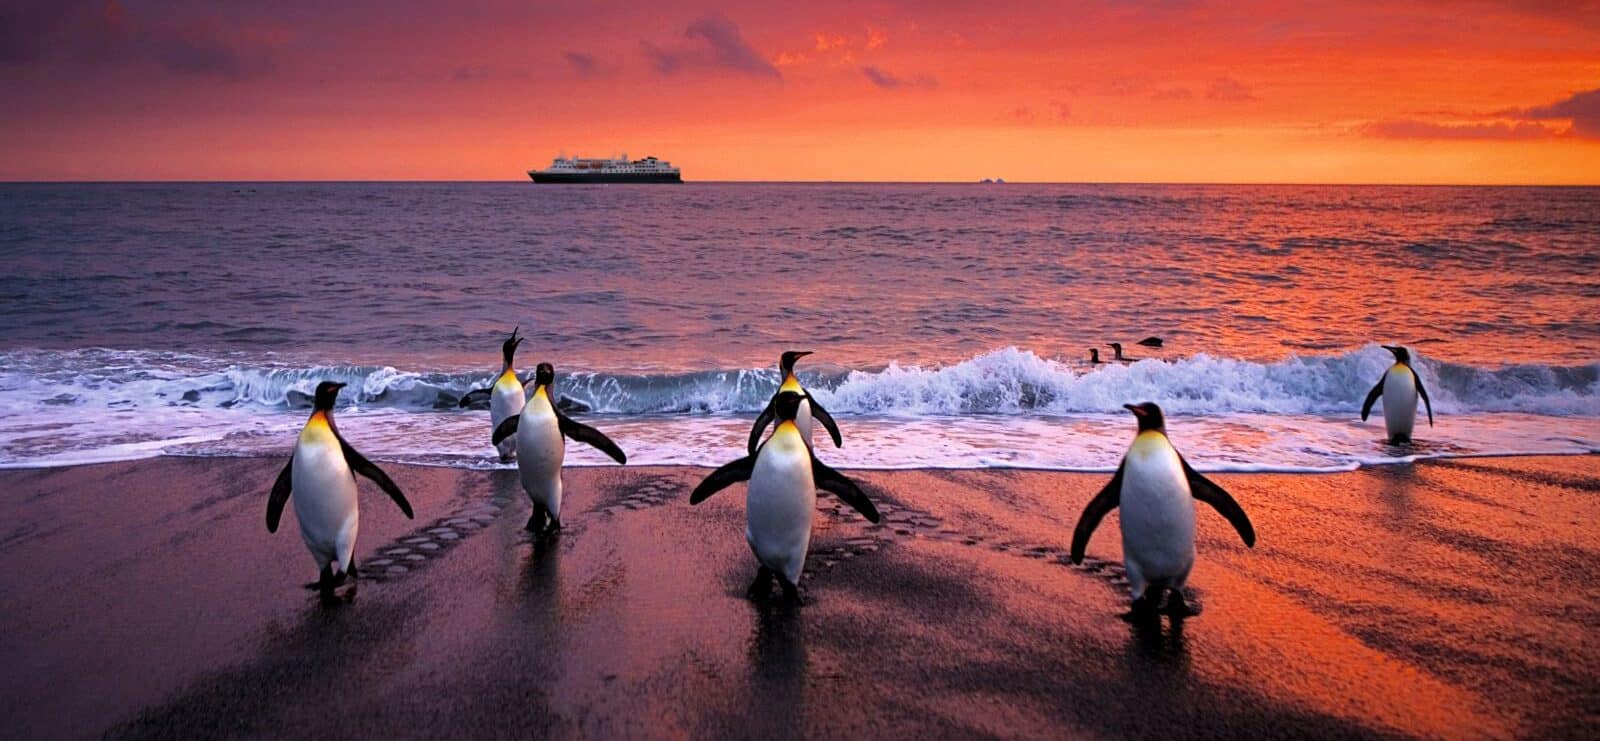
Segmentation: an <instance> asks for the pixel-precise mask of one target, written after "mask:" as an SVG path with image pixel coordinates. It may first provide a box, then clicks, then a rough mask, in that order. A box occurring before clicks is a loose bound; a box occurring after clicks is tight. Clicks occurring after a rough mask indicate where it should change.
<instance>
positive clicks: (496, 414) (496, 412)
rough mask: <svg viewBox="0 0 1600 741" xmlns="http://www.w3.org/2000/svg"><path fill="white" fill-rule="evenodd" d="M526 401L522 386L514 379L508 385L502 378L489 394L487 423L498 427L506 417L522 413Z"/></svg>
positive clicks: (526, 397)
mask: <svg viewBox="0 0 1600 741" xmlns="http://www.w3.org/2000/svg"><path fill="white" fill-rule="evenodd" d="M527 401H528V395H527V394H526V393H524V392H523V390H522V384H519V383H517V382H516V380H515V378H513V379H511V381H510V382H509V383H508V382H506V379H505V377H504V376H502V377H501V380H500V381H498V382H496V383H495V385H494V388H493V389H491V390H490V392H489V422H490V423H491V424H493V425H494V426H495V427H499V426H500V423H501V422H504V421H506V419H507V418H508V417H511V416H512V415H515V414H517V413H518V412H520V411H522V407H523V405H524V404H526V403H527Z"/></svg>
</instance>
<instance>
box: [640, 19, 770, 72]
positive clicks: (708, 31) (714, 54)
mask: <svg viewBox="0 0 1600 741" xmlns="http://www.w3.org/2000/svg"><path fill="white" fill-rule="evenodd" d="M683 35H684V37H685V38H687V39H689V40H690V42H691V43H689V44H685V45H681V46H676V47H672V48H666V47H661V46H657V45H656V44H652V43H650V42H648V41H642V42H640V44H641V46H642V47H643V49H644V54H645V56H646V57H647V58H649V60H650V65H651V66H652V67H654V68H655V70H656V71H657V72H659V73H661V74H663V75H674V74H677V73H679V72H682V71H684V70H687V69H692V68H702V69H713V70H726V71H731V72H737V73H739V74H743V75H748V76H751V77H771V78H774V79H783V74H782V73H780V72H779V71H778V68H777V67H776V66H774V65H773V64H772V62H769V61H767V59H766V57H763V56H762V55H761V53H760V52H758V51H756V50H755V48H754V47H752V46H751V45H750V43H749V42H747V41H745V40H744V35H743V34H741V33H740V32H739V27H738V26H736V25H734V23H733V21H730V20H728V19H726V18H722V17H720V16H706V17H704V18H701V19H699V20H697V21H695V22H693V23H690V24H689V27H688V28H687V29H685V30H684V33H683Z"/></svg>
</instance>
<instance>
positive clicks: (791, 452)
mask: <svg viewBox="0 0 1600 741" xmlns="http://www.w3.org/2000/svg"><path fill="white" fill-rule="evenodd" d="M804 401H805V397H803V396H801V395H800V394H798V393H795V392H793V391H779V392H778V395H777V397H775V398H774V399H773V403H772V409H773V413H774V415H775V416H776V418H777V420H778V426H777V428H776V429H774V430H773V431H772V436H771V437H769V438H767V441H766V442H765V443H762V444H761V447H760V449H758V450H757V451H756V452H755V453H754V454H751V455H748V456H745V457H743V458H740V459H739V460H736V461H734V462H732V463H729V464H727V465H725V466H723V467H721V468H718V469H717V470H715V471H712V472H711V475H709V476H707V477H706V478H705V480H704V481H701V482H700V485H699V486H696V487H695V489H694V492H693V493H692V494H690V495H689V503H690V504H699V503H701V502H703V501H705V500H706V499H707V498H708V497H710V496H711V495H712V494H715V493H717V492H719V491H721V490H723V489H725V488H727V487H728V486H731V485H733V484H735V483H738V482H740V481H749V482H750V487H749V490H750V493H749V496H748V497H747V498H746V501H745V531H744V537H745V540H746V541H747V542H748V543H749V544H750V550H751V551H752V552H753V553H754V554H755V556H756V561H758V562H759V563H760V568H759V569H758V570H757V571H756V578H755V581H754V582H752V583H751V584H750V591H749V594H750V596H751V597H752V598H759V597H763V596H765V595H766V593H767V592H768V590H770V589H771V588H772V578H773V577H774V576H776V577H777V578H778V582H779V583H780V584H782V585H783V593H784V597H785V598H786V599H788V600H789V601H790V602H795V603H798V602H799V601H800V592H799V585H800V572H801V571H802V570H803V569H804V568H805V565H806V551H807V549H808V548H809V547H810V545H811V521H812V518H813V517H814V516H815V514H816V502H817V489H822V490H824V491H829V492H832V493H833V494H834V495H836V496H838V497H839V499H841V500H843V501H844V502H845V503H846V504H848V505H850V506H851V507H853V508H855V510H856V511H857V512H860V513H861V514H862V516H864V517H866V518H867V520H868V521H871V522H877V521H878V520H879V516H878V509H877V508H876V507H874V506H872V500H870V499H868V498H867V495H866V494H865V493H864V492H862V491H861V487H859V486H857V485H856V483H855V482H854V481H851V480H850V479H848V478H846V477H845V476H844V474H841V473H839V472H838V471H835V470H833V469H832V468H829V467H828V466H826V465H824V464H823V463H822V461H819V460H817V457H816V455H815V454H814V453H813V452H812V450H811V446H810V445H808V444H807V441H806V440H805V439H804V438H803V437H801V433H800V428H799V425H798V423H797V422H796V421H795V418H796V416H797V415H798V414H799V412H800V408H801V405H802V402H804Z"/></svg>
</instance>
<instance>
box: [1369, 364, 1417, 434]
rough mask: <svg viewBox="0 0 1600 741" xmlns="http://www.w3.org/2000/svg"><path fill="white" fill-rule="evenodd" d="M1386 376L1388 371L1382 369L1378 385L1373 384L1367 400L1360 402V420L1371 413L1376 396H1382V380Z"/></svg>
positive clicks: (1376, 400)
mask: <svg viewBox="0 0 1600 741" xmlns="http://www.w3.org/2000/svg"><path fill="white" fill-rule="evenodd" d="M1411 375H1413V376H1414V375H1416V374H1415V373H1413V374H1411ZM1388 377H1389V372H1388V371H1384V373H1383V375H1381V376H1379V377H1378V385H1376V386H1373V387H1372V390H1371V391H1368V392H1367V400H1366V401H1365V402H1362V404H1361V421H1362V422H1365V421H1367V415H1368V414H1371V413H1372V405H1373V404H1376V403H1377V402H1378V397H1380V396H1383V382H1384V380H1385V379H1387V378H1388Z"/></svg>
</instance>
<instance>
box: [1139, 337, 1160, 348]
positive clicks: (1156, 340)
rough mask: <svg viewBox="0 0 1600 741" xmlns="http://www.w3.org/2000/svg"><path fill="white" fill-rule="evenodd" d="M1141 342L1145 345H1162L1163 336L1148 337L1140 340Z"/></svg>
mask: <svg viewBox="0 0 1600 741" xmlns="http://www.w3.org/2000/svg"><path fill="white" fill-rule="evenodd" d="M1139 344H1141V345H1144V346H1145V347H1161V338H1160V337H1146V338H1144V339H1142V340H1139Z"/></svg>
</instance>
